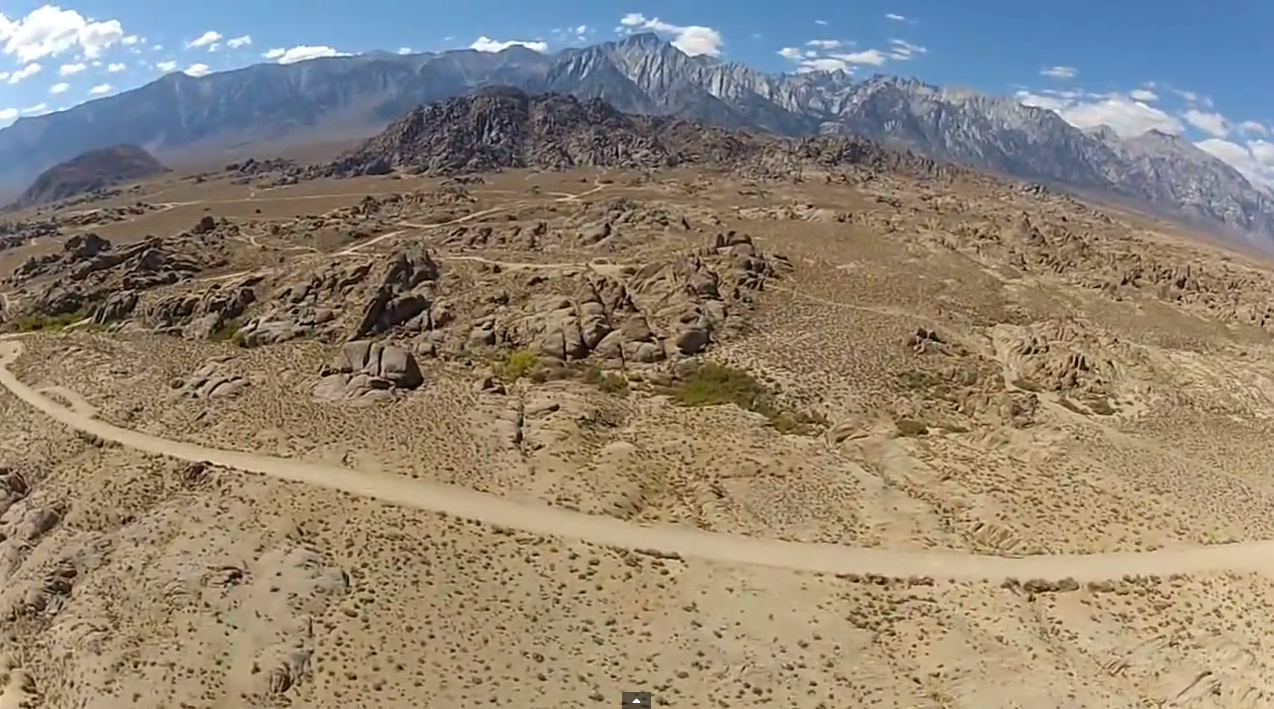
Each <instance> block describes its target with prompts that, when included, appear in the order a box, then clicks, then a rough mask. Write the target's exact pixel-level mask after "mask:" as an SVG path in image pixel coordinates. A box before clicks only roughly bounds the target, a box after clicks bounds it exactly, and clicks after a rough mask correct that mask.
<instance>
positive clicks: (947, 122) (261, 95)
mask: <svg viewBox="0 0 1274 709" xmlns="http://www.w3.org/2000/svg"><path fill="white" fill-rule="evenodd" d="M496 85H502V86H513V87H516V88H518V89H520V90H522V91H526V92H528V93H536V94H538V93H565V94H572V95H574V96H577V97H580V98H583V99H592V98H600V99H603V100H605V101H606V102H607V103H608V104H610V105H611V106H612V107H614V108H615V109H617V110H619V111H623V112H626V113H635V114H647V115H672V116H677V117H679V118H683V119H688V120H694V121H699V122H702V123H707V124H711V125H715V126H721V127H726V128H750V129H757V130H761V131H764V132H769V133H775V134H779V135H783V136H787V137H802V136H811V135H815V134H820V133H823V134H833V135H852V136H858V137H863V138H869V139H873V140H880V141H886V142H889V143H893V144H896V145H901V146H904V147H906V148H908V149H910V150H912V151H914V152H917V153H919V154H923V155H926V156H928V157H931V158H934V159H938V160H944V161H954V162H959V163H963V164H966V165H969V166H972V167H975V168H978V169H983V170H990V171H994V172H998V173H1001V174H1007V175H1010V176H1014V177H1019V178H1022V179H1026V180H1030V181H1033V182H1044V183H1049V184H1052V185H1054V186H1057V187H1062V188H1068V189H1072V190H1076V191H1079V192H1083V193H1085V194H1093V195H1098V196H1101V197H1103V198H1107V199H1110V200H1114V201H1119V202H1123V203H1127V204H1129V205H1131V206H1134V207H1137V208H1140V209H1147V210H1149V211H1152V212H1157V213H1160V214H1163V215H1166V216H1173V217H1178V218H1187V219H1189V220H1191V221H1196V222H1203V223H1206V224H1208V225H1211V226H1214V227H1221V228H1223V229H1225V230H1228V231H1233V232H1242V233H1245V234H1247V235H1251V236H1253V237H1254V241H1255V242H1257V243H1258V244H1259V245H1266V246H1268V245H1270V243H1271V240H1272V239H1274V196H1271V194H1270V193H1269V192H1268V191H1266V190H1265V189H1263V188H1260V187H1257V186H1253V185H1252V184H1250V183H1249V182H1248V181H1247V180H1246V179H1245V178H1244V177H1243V176H1242V175H1240V174H1239V173H1238V172H1236V171H1235V170H1234V169H1233V168H1232V167H1230V166H1229V165H1227V164H1226V163H1224V162H1223V161H1221V160H1219V159H1217V158H1215V157H1213V156H1211V155H1208V154H1207V153H1204V152H1203V151H1202V150H1199V149H1197V148H1195V147H1194V146H1192V145H1190V144H1189V143H1187V142H1185V141H1179V140H1178V141H1175V142H1174V141H1164V140H1160V139H1157V138H1154V137H1153V136H1152V137H1151V138H1150V139H1144V138H1145V137H1144V136H1133V137H1126V136H1125V137H1124V138H1120V137H1118V136H1102V135H1099V134H1095V133H1087V132H1085V131H1081V130H1079V129H1077V128H1075V127H1074V126H1071V125H1069V124H1068V123H1066V122H1065V121H1064V120H1062V119H1061V117H1059V116H1058V115H1057V114H1056V113H1053V112H1052V111H1048V110H1046V109H1042V108H1033V107H1027V106H1023V105H1021V104H1020V103H1019V102H1018V101H1017V100H1016V99H1014V98H1011V97H996V96H986V95H980V94H975V93H971V92H968V91H963V90H953V89H946V88H943V87H936V86H931V85H927V84H924V83H922V82H920V81H916V80H914V79H904V78H898V77H886V76H877V77H872V78H870V79H868V80H866V81H854V80H853V79H852V78H851V77H850V76H848V75H846V74H844V73H842V72H836V73H817V72H816V73H810V74H797V75H789V74H767V73H764V72H760V71H757V70H755V69H753V68H751V67H748V66H745V65H742V64H738V63H722V62H718V61H715V60H711V59H708V58H705V57H690V56H687V55H685V54H683V53H681V52H680V51H678V50H677V49H676V48H674V47H672V46H671V45H669V44H668V43H666V42H663V41H662V40H660V39H659V38H658V37H656V36H655V35H653V34H639V35H634V36H631V37H628V38H626V39H624V40H622V41H618V42H606V43H602V44H598V45H594V46H590V47H584V48H572V49H567V50H564V51H562V52H559V53H557V54H552V55H545V54H539V53H536V52H533V51H531V50H529V49H526V48H524V47H516V46H515V47H510V48H509V49H506V50H504V51H502V52H498V53H486V52H478V51H474V50H460V51H451V52H443V53H427V54H414V55H404V56H398V55H391V54H386V53H383V52H377V53H373V54H368V55H363V56H354V57H328V58H323V59H316V60H313V61H308V62H299V63H296V64H289V65H279V64H263V65H257V66H252V67H247V68H245V69H240V70H236V71H231V72H223V73H218V74H211V75H209V76H205V77H199V78H195V77H190V76H186V75H184V74H171V75H168V76H165V77H163V78H162V79H159V80H157V81H155V82H152V83H150V84H147V85H146V86H143V87H140V88H138V89H135V90H133V91H129V92H125V93H123V94H119V95H116V96H110V97H106V98H102V99H99V100H95V101H90V102H88V103H86V104H84V105H81V106H77V107H75V108H72V109H70V110H67V111H62V112H59V113H55V114H50V115H47V116H40V117H35V118H23V119H20V120H19V121H18V122H17V123H15V124H14V125H13V126H10V127H9V128H6V129H4V130H0V166H2V167H0V190H3V189H6V188H7V189H13V188H14V187H16V186H17V185H19V184H25V182H26V181H27V180H29V179H30V178H31V177H32V176H33V175H35V174H36V173H37V172H38V171H40V170H42V169H44V168H46V167H48V166H49V165H52V164H55V163H57V162H59V161H62V160H65V159H67V158H69V157H71V156H73V155H75V154H76V153H79V152H83V151H85V150H89V149H94V148H100V147H103V146H106V145H111V144H115V143H121V142H126V143H135V144H144V145H148V146H154V147H155V149H156V150H157V151H158V154H159V155H161V156H167V155H170V154H171V155H179V154H181V153H182V152H183V151H188V150H191V149H192V146H195V145H198V146H200V149H201V150H207V149H210V148H212V147H215V146H217V145H241V144H244V143H252V142H262V143H265V142H267V141H277V140H280V139H284V138H286V139H289V140H304V139H311V138H312V139H319V138H321V137H325V136H331V135H333V134H341V135H349V134H354V133H362V134H364V135H368V134H372V133H375V132H377V131H379V130H381V129H383V128H384V127H385V126H386V125H388V124H389V123H390V122H392V121H393V120H394V119H396V118H397V117H399V116H401V115H402V114H403V113H404V112H406V111H409V110H411V108H412V107H414V106H417V105H421V104H427V103H431V102H435V101H440V100H444V99H447V98H451V97H455V96H462V95H467V94H470V93H472V92H474V91H475V90H478V89H480V88H482V87H487V86H496ZM263 149H264V148H263Z"/></svg>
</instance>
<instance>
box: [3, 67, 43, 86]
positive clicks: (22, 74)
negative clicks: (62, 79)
mask: <svg viewBox="0 0 1274 709" xmlns="http://www.w3.org/2000/svg"><path fill="white" fill-rule="evenodd" d="M43 68H44V67H42V66H40V65H39V64H35V63H31V64H27V65H26V66H24V67H22V68H21V69H19V70H17V71H15V72H13V73H11V74H9V83H10V84H16V83H18V82H21V81H25V80H26V79H30V78H31V77H33V76H35V75H36V74H39V73H40V70H41V69H43Z"/></svg>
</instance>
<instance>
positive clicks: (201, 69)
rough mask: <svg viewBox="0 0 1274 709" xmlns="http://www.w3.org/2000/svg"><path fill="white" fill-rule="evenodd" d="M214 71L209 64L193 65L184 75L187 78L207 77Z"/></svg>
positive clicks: (187, 68)
mask: <svg viewBox="0 0 1274 709" xmlns="http://www.w3.org/2000/svg"><path fill="white" fill-rule="evenodd" d="M211 71H212V69H211V68H210V67H209V66H208V65H207V64H191V65H190V66H188V67H186V68H185V69H184V70H183V71H182V73H184V74H185V75H186V76H196V77H198V76H207V75H208V74H209V72H211Z"/></svg>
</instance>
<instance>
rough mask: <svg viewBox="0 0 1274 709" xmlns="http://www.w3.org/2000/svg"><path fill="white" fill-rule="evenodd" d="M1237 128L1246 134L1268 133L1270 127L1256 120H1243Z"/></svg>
mask: <svg viewBox="0 0 1274 709" xmlns="http://www.w3.org/2000/svg"><path fill="white" fill-rule="evenodd" d="M1239 129H1240V130H1242V131H1243V132H1244V133H1247V134H1248V135H1269V134H1270V129H1269V128H1267V127H1266V126H1265V125H1264V124H1263V123H1259V122H1257V121H1243V122H1242V123H1240V124H1239Z"/></svg>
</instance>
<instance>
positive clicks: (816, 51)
mask: <svg viewBox="0 0 1274 709" xmlns="http://www.w3.org/2000/svg"><path fill="white" fill-rule="evenodd" d="M853 44H854V43H853V42H848V41H845V40H837V39H811V40H809V41H807V42H806V43H805V46H806V49H804V50H801V49H800V48H798V47H784V48H782V49H780V50H779V51H778V54H779V56H781V57H783V58H785V59H788V60H790V61H793V62H795V63H796V71H797V73H807V72H814V71H844V72H847V73H851V74H852V73H853V72H854V69H855V67H857V66H860V65H866V66H882V65H884V64H886V63H887V62H891V61H896V62H905V61H910V60H912V59H915V58H917V57H919V56H921V55H923V54H926V53H928V51H929V50H928V49H927V48H925V47H922V46H920V45H918V44H912V43H911V42H908V41H906V40H903V39H891V40H889V47H888V48H887V49H864V50H862V51H857V52H851V51H845V50H846V48H847V47H851V46H853ZM837 50H839V51H837Z"/></svg>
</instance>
